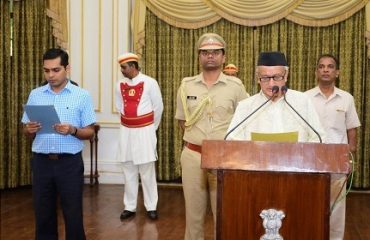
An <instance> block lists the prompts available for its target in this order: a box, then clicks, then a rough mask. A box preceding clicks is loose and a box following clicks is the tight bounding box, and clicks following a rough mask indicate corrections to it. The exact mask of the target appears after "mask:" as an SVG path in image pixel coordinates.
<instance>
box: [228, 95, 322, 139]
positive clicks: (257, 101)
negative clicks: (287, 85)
mask: <svg viewBox="0 0 370 240" xmlns="http://www.w3.org/2000/svg"><path fill="white" fill-rule="evenodd" d="M267 99H268V98H267V97H266V96H265V95H264V94H263V93H262V91H260V93H257V94H255V95H254V96H252V97H250V98H247V99H245V100H243V101H241V102H239V105H238V107H237V109H236V110H235V114H234V117H233V119H232V120H231V123H230V126H229V129H228V131H230V129H232V128H234V126H236V125H237V124H238V123H240V122H241V121H242V120H243V119H244V118H245V117H246V116H248V115H249V114H250V113H251V112H253V111H254V110H255V109H256V108H257V107H259V106H260V105H262V104H263V103H264V102H265V101H267ZM286 99H287V101H288V102H289V103H290V104H291V105H292V106H293V107H294V108H295V109H296V110H297V112H298V113H300V115H301V116H302V117H303V118H304V119H305V120H306V121H307V122H308V123H310V125H311V126H312V127H313V128H314V129H315V130H316V131H317V132H318V133H319V134H320V136H321V138H322V139H323V140H324V138H325V133H324V130H323V128H322V126H321V124H320V120H319V117H318V115H317V113H316V111H315V108H314V106H313V104H312V103H311V100H310V99H309V98H308V97H307V96H306V95H305V94H304V93H302V92H298V91H295V90H291V89H289V91H288V92H287V93H286ZM251 132H256V133H284V132H298V141H299V142H319V138H318V136H317V135H316V134H315V133H314V131H312V130H311V129H310V127H309V126H307V124H306V123H305V122H304V121H303V120H302V119H301V118H300V117H299V116H298V115H297V114H296V113H295V112H294V111H293V110H292V109H291V108H290V107H289V106H288V104H287V103H286V102H285V101H284V98H283V97H281V98H280V99H278V100H277V101H275V102H273V101H270V102H268V103H267V104H266V105H265V106H263V107H262V108H261V109H259V110H258V111H257V112H256V113H255V114H254V115H252V116H251V117H250V118H249V119H248V120H246V121H245V122H244V123H243V124H242V125H240V126H239V127H238V128H237V129H235V130H234V131H233V132H232V133H231V134H230V135H229V137H228V139H229V140H251Z"/></svg>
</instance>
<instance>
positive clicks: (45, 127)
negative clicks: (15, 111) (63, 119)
mask: <svg viewBox="0 0 370 240" xmlns="http://www.w3.org/2000/svg"><path fill="white" fill-rule="evenodd" d="M23 107H24V111H25V112H26V114H27V117H28V119H29V120H30V121H31V122H39V123H40V124H41V129H40V130H39V131H38V132H37V133H38V134H43V133H56V132H55V130H54V128H53V125H54V124H58V123H60V120H59V116H58V114H57V112H56V110H55V108H54V106H53V105H24V106H23Z"/></svg>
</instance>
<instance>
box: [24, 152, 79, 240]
mask: <svg viewBox="0 0 370 240" xmlns="http://www.w3.org/2000/svg"><path fill="white" fill-rule="evenodd" d="M31 166H32V173H33V175H32V182H33V187H32V194H33V205H34V210H35V217H36V233H35V234H36V240H44V239H45V240H53V239H58V223H57V201H58V196H59V200H60V205H61V208H62V211H63V217H64V223H65V232H66V233H65V236H66V240H83V239H85V232H84V227H83V217H82V193H83V181H84V180H83V174H84V165H83V161H82V156H81V152H80V153H77V154H59V155H48V154H37V153H34V155H33V159H32V164H31Z"/></svg>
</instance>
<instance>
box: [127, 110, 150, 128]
mask: <svg viewBox="0 0 370 240" xmlns="http://www.w3.org/2000/svg"><path fill="white" fill-rule="evenodd" d="M153 123H154V112H153V111H152V112H150V113H147V114H144V115H140V116H137V117H127V116H124V115H122V114H121V124H122V125H123V126H125V127H128V128H139V127H145V126H148V125H150V124H153Z"/></svg>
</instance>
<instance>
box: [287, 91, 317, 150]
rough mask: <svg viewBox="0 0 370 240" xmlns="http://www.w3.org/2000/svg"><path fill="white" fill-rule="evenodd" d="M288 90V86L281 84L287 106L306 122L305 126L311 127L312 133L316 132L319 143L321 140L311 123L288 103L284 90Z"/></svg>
mask: <svg viewBox="0 0 370 240" xmlns="http://www.w3.org/2000/svg"><path fill="white" fill-rule="evenodd" d="M287 91H288V88H287V87H286V86H282V87H281V92H282V93H283V95H284V101H285V102H286V103H287V104H288V106H289V107H290V108H291V109H292V110H293V111H294V112H295V113H296V114H297V115H298V116H299V117H300V118H301V119H302V120H303V121H304V122H305V123H306V124H307V126H309V127H310V128H311V129H312V131H314V133H316V135H317V136H318V137H319V140H320V143H322V140H321V136H320V134H319V133H318V132H317V131H316V130H315V129H314V128H313V127H312V126H311V124H309V123H308V122H307V121H306V119H304V118H303V117H302V116H301V114H299V113H298V112H297V110H295V109H294V108H293V106H292V105H290V103H289V102H288V101H287V100H286V97H285V96H286V92H287Z"/></svg>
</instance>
